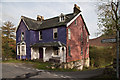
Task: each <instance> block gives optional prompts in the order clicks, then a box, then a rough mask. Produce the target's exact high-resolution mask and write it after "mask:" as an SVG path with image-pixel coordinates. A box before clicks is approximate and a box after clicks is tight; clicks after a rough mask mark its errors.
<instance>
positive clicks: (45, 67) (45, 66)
mask: <svg viewBox="0 0 120 80" xmlns="http://www.w3.org/2000/svg"><path fill="white" fill-rule="evenodd" d="M2 62H3V63H26V64H31V65H32V67H34V68H37V69H42V70H49V71H78V70H77V69H63V68H61V69H60V68H57V69H51V68H48V67H49V66H51V63H49V62H38V61H27V60H25V61H21V60H13V59H12V60H7V61H2Z"/></svg>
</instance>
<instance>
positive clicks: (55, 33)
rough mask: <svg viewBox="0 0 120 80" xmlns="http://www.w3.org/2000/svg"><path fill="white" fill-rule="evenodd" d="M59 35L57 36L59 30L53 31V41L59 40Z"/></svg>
mask: <svg viewBox="0 0 120 80" xmlns="http://www.w3.org/2000/svg"><path fill="white" fill-rule="evenodd" d="M57 37H58V35H57V28H54V29H53V39H57Z"/></svg>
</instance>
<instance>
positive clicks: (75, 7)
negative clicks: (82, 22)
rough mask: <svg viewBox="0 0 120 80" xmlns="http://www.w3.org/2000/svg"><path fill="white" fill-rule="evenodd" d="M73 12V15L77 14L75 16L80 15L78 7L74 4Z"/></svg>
mask: <svg viewBox="0 0 120 80" xmlns="http://www.w3.org/2000/svg"><path fill="white" fill-rule="evenodd" d="M73 12H74V13H77V14H78V13H80V12H81V10H80V7H79V6H77V5H76V4H74V9H73Z"/></svg>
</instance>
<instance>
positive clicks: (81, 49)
mask: <svg viewBox="0 0 120 80" xmlns="http://www.w3.org/2000/svg"><path fill="white" fill-rule="evenodd" d="M81 55H83V48H82V47H81Z"/></svg>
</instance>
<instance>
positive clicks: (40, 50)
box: [39, 48, 43, 59]
mask: <svg viewBox="0 0 120 80" xmlns="http://www.w3.org/2000/svg"><path fill="white" fill-rule="evenodd" d="M39 53H40V59H41V58H43V49H42V48H39Z"/></svg>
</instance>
